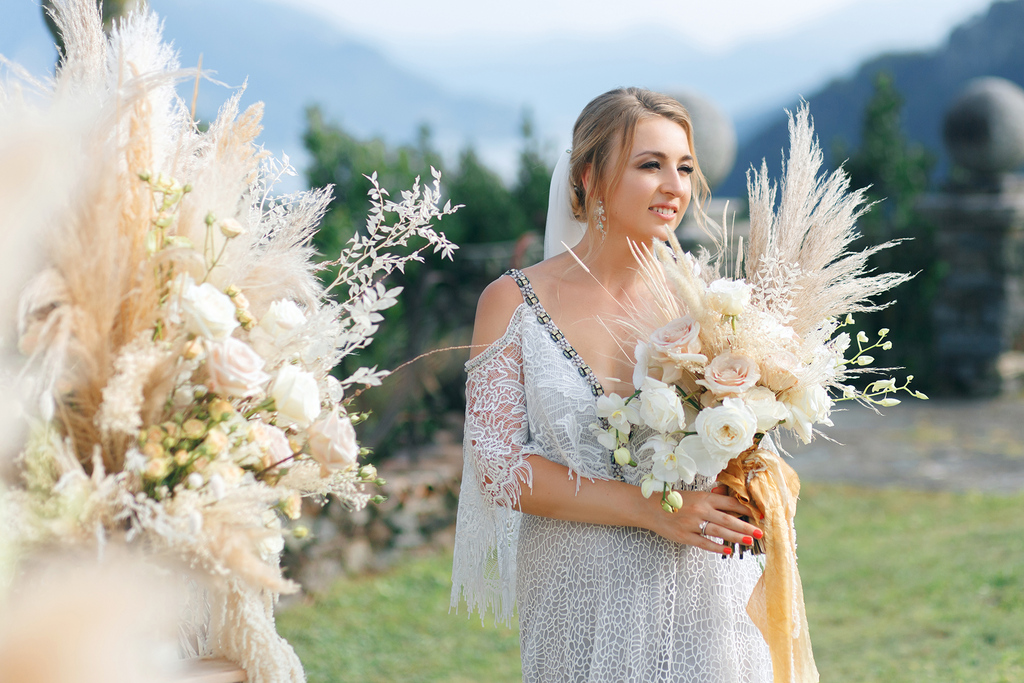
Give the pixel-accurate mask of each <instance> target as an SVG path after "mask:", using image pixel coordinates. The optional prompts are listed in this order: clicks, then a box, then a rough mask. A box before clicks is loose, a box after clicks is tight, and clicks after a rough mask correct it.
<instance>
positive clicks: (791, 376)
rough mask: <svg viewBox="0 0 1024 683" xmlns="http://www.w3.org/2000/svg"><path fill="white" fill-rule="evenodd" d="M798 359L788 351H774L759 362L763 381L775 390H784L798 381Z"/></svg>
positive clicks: (799, 371)
mask: <svg viewBox="0 0 1024 683" xmlns="http://www.w3.org/2000/svg"><path fill="white" fill-rule="evenodd" d="M800 375H801V366H800V359H799V358H797V357H796V354H793V353H790V352H789V351H776V352H775V353H770V354H768V355H767V356H765V358H764V360H763V361H762V362H761V376H762V377H764V383H765V384H767V385H768V387H769V388H770V389H771V390H772V391H775V392H781V391H786V390H787V389H790V388H792V387H793V386H794V385H796V383H797V382H799V381H800Z"/></svg>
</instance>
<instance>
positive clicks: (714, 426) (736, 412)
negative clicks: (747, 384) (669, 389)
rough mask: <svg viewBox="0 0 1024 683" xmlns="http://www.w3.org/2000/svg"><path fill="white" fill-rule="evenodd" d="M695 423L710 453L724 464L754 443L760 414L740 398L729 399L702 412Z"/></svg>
mask: <svg viewBox="0 0 1024 683" xmlns="http://www.w3.org/2000/svg"><path fill="white" fill-rule="evenodd" d="M694 426H695V427H696V429H697V434H698V435H700V439H701V443H703V444H704V447H705V448H706V449H707V450H708V453H710V454H711V456H712V457H714V458H715V459H716V460H718V461H720V462H721V463H722V466H723V467H724V466H725V465H726V463H728V462H729V461H730V460H732V459H733V458H735V457H736V456H737V455H739V454H740V453H742V452H743V451H745V450H747V449H748V448H750V447H751V446H752V445H753V444H754V435H755V434H757V416H756V415H754V411H752V410H751V409H750V408H748V407H747V406H746V404H744V403H743V401H741V400H740V399H738V398H726V399H723V400H722V405H720V406H719V407H717V408H707V409H705V410H702V411H700V412H699V413H698V414H697V419H696V420H695V421H694ZM694 459H695V460H696V458H694ZM716 474H717V472H716ZM709 476H710V475H709Z"/></svg>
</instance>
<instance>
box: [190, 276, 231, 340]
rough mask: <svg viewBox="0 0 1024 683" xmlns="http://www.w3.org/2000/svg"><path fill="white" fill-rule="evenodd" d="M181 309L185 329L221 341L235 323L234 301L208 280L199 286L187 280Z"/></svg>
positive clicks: (226, 336)
mask: <svg viewBox="0 0 1024 683" xmlns="http://www.w3.org/2000/svg"><path fill="white" fill-rule="evenodd" d="M181 310H182V312H183V313H184V314H185V327H186V328H187V329H188V331H189V332H192V333H193V334H197V335H200V336H203V337H206V338H207V339H213V340H216V341H223V340H224V339H227V338H228V337H230V336H231V333H232V332H234V331H235V328H236V327H238V320H236V319H235V304H234V303H233V302H232V301H231V299H230V297H228V295H227V294H224V293H223V292H221V291H220V290H219V289H217V288H216V287H214V286H213V285H211V284H210V283H209V282H204V283H203V284H201V285H198V286H196V285H195V284H193V283H192V282H186V283H185V286H184V287H183V288H182V291H181Z"/></svg>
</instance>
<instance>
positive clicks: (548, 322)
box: [506, 268, 604, 398]
mask: <svg viewBox="0 0 1024 683" xmlns="http://www.w3.org/2000/svg"><path fill="white" fill-rule="evenodd" d="M506 275H508V276H509V277H510V278H512V280H514V281H515V283H516V284H517V285H518V286H519V291H521V292H522V294H523V301H524V302H525V303H526V305H527V306H529V307H530V309H531V310H533V313H534V315H536V316H537V320H538V321H539V322H540V324H541V326H543V327H544V329H545V331H547V333H548V336H549V337H551V340H552V341H553V342H554V343H555V346H557V347H558V349H559V350H560V351H561V352H562V355H563V356H565V357H566V358H567V359H568V360H569V362H570V363H572V364H573V366H575V368H576V371H577V372H579V374H580V376H581V377H582V378H583V379H584V380H586V382H587V384H588V385H590V391H591V392H592V393H593V394H594V396H595V398H596V397H600V396H604V387H603V386H602V385H601V380H599V379H598V378H597V375H595V374H594V371H593V370H591V369H590V366H589V365H587V362H586V361H585V360H583V356H581V355H580V354H579V352H578V351H576V349H574V348H573V346H572V344H570V343H569V340H568V339H566V337H565V334H564V333H563V332H562V331H561V330H560V329H558V325H556V324H555V321H554V320H552V319H551V316H550V315H548V312H547V311H546V310H544V305H543V304H541V302H540V299H539V298H537V294H536V293H535V292H534V291H533V285H531V284H530V280H529V279H528V278H527V277H526V275H525V274H524V273H523V271H521V270H519V269H518V268H511V269H509V271H508V272H507V273H506Z"/></svg>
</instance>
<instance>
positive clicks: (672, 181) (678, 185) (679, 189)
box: [661, 169, 690, 197]
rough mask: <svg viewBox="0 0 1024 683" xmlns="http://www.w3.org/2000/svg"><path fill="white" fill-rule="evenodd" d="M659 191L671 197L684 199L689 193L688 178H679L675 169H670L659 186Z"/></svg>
mask: <svg viewBox="0 0 1024 683" xmlns="http://www.w3.org/2000/svg"><path fill="white" fill-rule="evenodd" d="M661 191H662V192H664V193H665V194H668V195H672V196H673V197H685V196H687V195H688V194H689V193H690V177H689V176H681V175H679V173H678V172H677V171H675V169H671V172H670V173H668V174H666V178H665V180H664V181H663V182H662V184H661Z"/></svg>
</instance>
